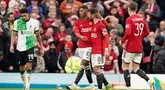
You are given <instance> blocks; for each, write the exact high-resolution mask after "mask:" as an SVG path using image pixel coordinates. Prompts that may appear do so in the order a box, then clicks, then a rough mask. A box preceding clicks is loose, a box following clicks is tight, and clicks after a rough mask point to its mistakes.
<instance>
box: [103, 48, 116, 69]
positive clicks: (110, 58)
mask: <svg viewBox="0 0 165 90" xmlns="http://www.w3.org/2000/svg"><path fill="white" fill-rule="evenodd" d="M116 60H118V58H117V55H116V53H115V52H114V51H113V50H111V53H110V54H109V56H108V57H106V61H105V65H104V71H109V70H113V67H114V61H116ZM106 62H109V64H106Z"/></svg>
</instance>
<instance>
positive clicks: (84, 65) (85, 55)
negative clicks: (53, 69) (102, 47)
mask: <svg viewBox="0 0 165 90" xmlns="http://www.w3.org/2000/svg"><path fill="white" fill-rule="evenodd" d="M78 54H79V56H80V58H81V59H82V61H81V65H80V66H81V67H80V70H79V73H78V74H77V77H76V79H75V82H74V83H73V85H72V86H66V88H67V89H69V90H71V89H73V88H76V87H77V88H78V86H77V84H78V83H79V81H80V80H81V78H82V76H83V74H84V71H86V77H87V79H88V82H89V83H90V86H93V87H94V85H93V80H92V76H91V75H92V73H91V69H90V67H89V61H90V54H91V48H84V49H82V48H81V49H78Z"/></svg>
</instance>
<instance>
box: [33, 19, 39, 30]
mask: <svg viewBox="0 0 165 90" xmlns="http://www.w3.org/2000/svg"><path fill="white" fill-rule="evenodd" d="M39 26H40V25H39V21H37V20H36V23H35V28H34V31H35V32H38V31H39V29H40V28H39Z"/></svg>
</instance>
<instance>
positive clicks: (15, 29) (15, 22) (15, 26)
mask: <svg viewBox="0 0 165 90" xmlns="http://www.w3.org/2000/svg"><path fill="white" fill-rule="evenodd" d="M13 31H15V32H17V31H18V30H17V20H15V21H14V28H13Z"/></svg>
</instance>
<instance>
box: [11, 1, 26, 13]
mask: <svg viewBox="0 0 165 90" xmlns="http://www.w3.org/2000/svg"><path fill="white" fill-rule="evenodd" d="M20 3H25V4H26V2H25V1H24V0H10V1H9V5H8V11H9V12H13V7H14V6H15V5H17V6H19V4H20Z"/></svg>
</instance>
